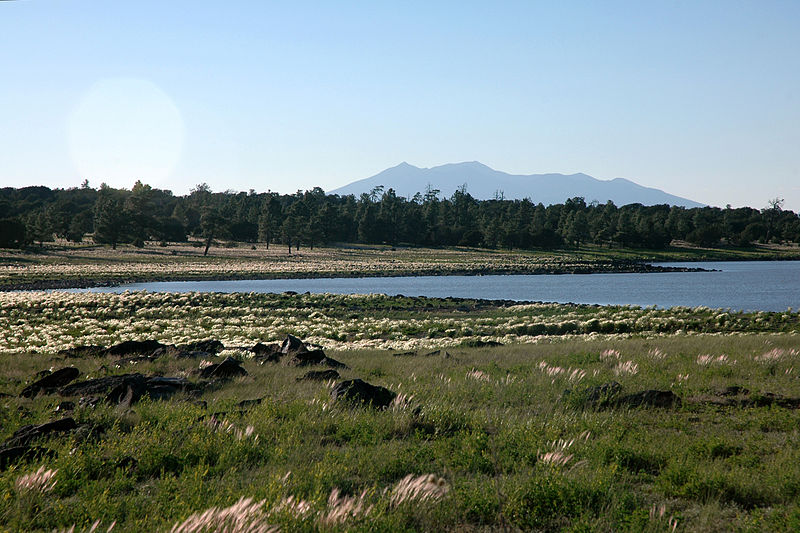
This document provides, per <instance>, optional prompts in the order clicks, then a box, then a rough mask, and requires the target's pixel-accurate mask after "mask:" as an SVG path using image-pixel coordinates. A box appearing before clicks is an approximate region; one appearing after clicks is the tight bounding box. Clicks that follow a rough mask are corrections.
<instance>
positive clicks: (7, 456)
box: [0, 446, 56, 471]
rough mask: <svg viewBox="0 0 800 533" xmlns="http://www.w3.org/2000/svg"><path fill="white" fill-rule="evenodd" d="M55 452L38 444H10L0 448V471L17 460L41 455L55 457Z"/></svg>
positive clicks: (40, 456)
mask: <svg viewBox="0 0 800 533" xmlns="http://www.w3.org/2000/svg"><path fill="white" fill-rule="evenodd" d="M55 455H56V452H54V451H53V450H51V449H49V448H42V447H40V446H11V447H9V448H3V449H0V471H3V470H5V469H6V468H8V467H9V466H11V465H12V464H14V463H16V462H18V461H22V460H25V461H33V460H36V459H41V458H42V457H55Z"/></svg>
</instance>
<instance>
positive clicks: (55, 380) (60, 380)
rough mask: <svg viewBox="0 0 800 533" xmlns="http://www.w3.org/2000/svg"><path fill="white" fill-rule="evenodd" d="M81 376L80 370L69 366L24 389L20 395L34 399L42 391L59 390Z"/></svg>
mask: <svg viewBox="0 0 800 533" xmlns="http://www.w3.org/2000/svg"><path fill="white" fill-rule="evenodd" d="M80 375H81V372H80V370H78V369H77V368H75V367H72V366H68V367H65V368H60V369H58V370H56V371H55V372H52V373H50V374H48V375H46V376H44V377H43V378H41V379H39V380H38V381H34V382H33V383H31V384H30V385H28V386H27V387H25V388H24V389H22V392H21V393H20V394H19V395H20V396H22V397H23V398H33V397H34V396H36V395H37V394H38V393H39V392H40V391H44V392H50V391H51V390H52V389H57V388H58V387H63V386H64V385H66V384H67V383H69V382H70V381H72V380H74V379H75V378H77V377H78V376H80Z"/></svg>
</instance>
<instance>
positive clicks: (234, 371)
mask: <svg viewBox="0 0 800 533" xmlns="http://www.w3.org/2000/svg"><path fill="white" fill-rule="evenodd" d="M246 375H247V370H245V369H244V368H242V363H241V362H239V361H237V360H236V359H234V358H233V357H226V358H225V360H224V361H222V362H221V363H217V364H213V365H209V366H207V367H205V368H203V369H201V370H200V377H201V378H205V379H211V378H223V379H228V378H235V377H239V376H246Z"/></svg>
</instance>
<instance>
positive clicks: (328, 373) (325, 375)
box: [297, 369, 340, 381]
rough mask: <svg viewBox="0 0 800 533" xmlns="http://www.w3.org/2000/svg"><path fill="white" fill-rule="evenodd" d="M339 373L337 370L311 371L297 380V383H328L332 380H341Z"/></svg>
mask: <svg viewBox="0 0 800 533" xmlns="http://www.w3.org/2000/svg"><path fill="white" fill-rule="evenodd" d="M339 377H340V376H339V373H338V372H337V371H336V370H332V369H328V370H310V371H308V372H306V373H305V374H303V375H302V376H301V377H299V378H297V381H328V380H330V379H339Z"/></svg>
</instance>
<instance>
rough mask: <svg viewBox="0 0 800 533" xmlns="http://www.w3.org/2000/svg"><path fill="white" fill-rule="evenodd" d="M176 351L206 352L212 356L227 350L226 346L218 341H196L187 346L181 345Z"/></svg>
mask: <svg viewBox="0 0 800 533" xmlns="http://www.w3.org/2000/svg"><path fill="white" fill-rule="evenodd" d="M175 349H177V350H179V351H181V352H206V353H211V354H218V353H219V352H221V351H222V350H224V349H225V345H224V344H222V343H221V342H220V341H218V340H216V339H206V340H202V341H194V342H189V343H186V344H179V345H177V346H175Z"/></svg>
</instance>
